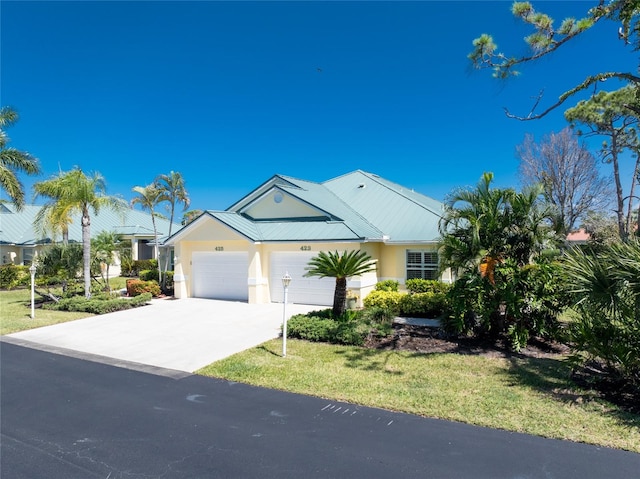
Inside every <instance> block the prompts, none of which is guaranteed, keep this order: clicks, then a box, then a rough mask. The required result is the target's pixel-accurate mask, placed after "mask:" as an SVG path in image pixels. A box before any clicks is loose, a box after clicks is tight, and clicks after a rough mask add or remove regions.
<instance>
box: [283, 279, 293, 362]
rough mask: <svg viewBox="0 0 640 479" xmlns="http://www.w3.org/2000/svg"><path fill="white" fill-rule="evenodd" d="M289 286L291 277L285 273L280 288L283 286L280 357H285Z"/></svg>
mask: <svg viewBox="0 0 640 479" xmlns="http://www.w3.org/2000/svg"><path fill="white" fill-rule="evenodd" d="M290 284H291V276H289V272H288V271H287V272H286V273H285V274H284V276H283V277H282V286H284V304H283V307H282V357H283V358H284V357H286V356H287V294H288V293H289V285H290Z"/></svg>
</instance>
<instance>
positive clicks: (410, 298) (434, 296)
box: [400, 292, 448, 318]
mask: <svg viewBox="0 0 640 479" xmlns="http://www.w3.org/2000/svg"><path fill="white" fill-rule="evenodd" d="M447 305H448V299H447V295H446V294H445V293H432V292H428V293H414V294H405V295H403V296H402V297H401V298H400V314H401V315H402V316H414V317H421V318H437V317H439V316H441V315H442V314H443V313H444V311H445V310H446V309H447Z"/></svg>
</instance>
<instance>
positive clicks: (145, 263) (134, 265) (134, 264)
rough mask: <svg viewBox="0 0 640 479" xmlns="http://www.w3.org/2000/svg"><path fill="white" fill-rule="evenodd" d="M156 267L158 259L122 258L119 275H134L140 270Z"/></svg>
mask: <svg viewBox="0 0 640 479" xmlns="http://www.w3.org/2000/svg"><path fill="white" fill-rule="evenodd" d="M149 269H155V270H157V269H158V260H156V259H139V260H135V261H129V260H126V261H125V260H123V261H122V264H121V270H120V276H125V277H134V276H138V275H139V274H140V271H144V270H149Z"/></svg>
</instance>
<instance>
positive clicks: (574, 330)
mask: <svg viewBox="0 0 640 479" xmlns="http://www.w3.org/2000/svg"><path fill="white" fill-rule="evenodd" d="M564 270H565V272H566V274H567V278H568V281H570V283H571V291H570V293H571V298H572V300H573V303H574V304H575V308H576V310H577V311H578V313H579V314H578V317H577V318H576V319H575V320H574V321H573V322H572V323H571V326H570V337H571V341H572V346H573V348H574V349H575V350H576V352H577V354H576V355H575V356H574V358H573V359H574V361H575V362H577V363H580V362H584V361H585V360H591V359H595V360H598V361H601V362H603V363H604V365H605V367H606V370H607V372H608V373H609V374H611V375H612V376H614V377H619V378H622V379H623V380H625V381H628V382H630V383H632V384H635V385H636V386H637V387H640V241H638V240H630V241H629V242H628V243H617V244H613V245H611V246H610V247H609V248H608V249H606V250H603V251H599V252H592V251H583V250H580V249H578V248H575V249H573V250H571V251H569V252H568V253H567V254H566V255H565V258H564Z"/></svg>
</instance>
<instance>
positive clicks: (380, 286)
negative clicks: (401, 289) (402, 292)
mask: <svg viewBox="0 0 640 479" xmlns="http://www.w3.org/2000/svg"><path fill="white" fill-rule="evenodd" d="M398 286H399V283H398V282H397V281H396V280H395V279H385V280H384V281H378V282H377V283H376V291H398Z"/></svg>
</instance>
